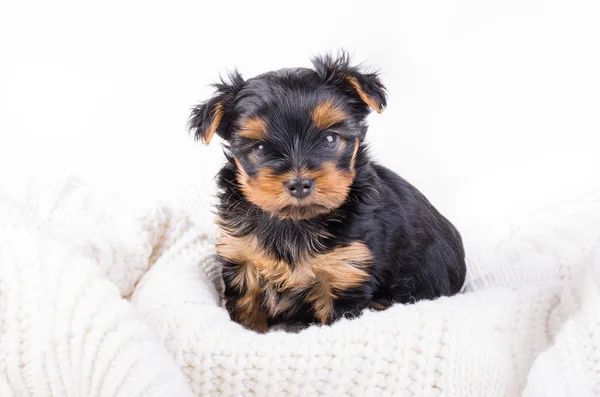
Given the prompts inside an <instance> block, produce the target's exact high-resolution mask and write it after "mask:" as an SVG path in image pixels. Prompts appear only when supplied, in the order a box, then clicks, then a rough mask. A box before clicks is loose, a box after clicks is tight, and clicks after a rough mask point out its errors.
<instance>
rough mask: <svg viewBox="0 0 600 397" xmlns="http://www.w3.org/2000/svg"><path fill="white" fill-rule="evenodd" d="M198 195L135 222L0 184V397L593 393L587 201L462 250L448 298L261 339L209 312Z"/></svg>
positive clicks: (56, 190)
mask: <svg viewBox="0 0 600 397" xmlns="http://www.w3.org/2000/svg"><path fill="white" fill-rule="evenodd" d="M206 183H207V184H208V183H209V182H206ZM207 184H197V185H194V186H193V187H190V188H189V189H188V190H187V191H186V193H185V194H184V195H183V196H178V197H177V198H176V199H174V200H172V201H170V202H166V203H163V204H160V205H159V204H157V205H155V206H153V207H152V208H138V209H136V210H135V211H134V210H131V209H130V208H128V207H127V206H124V205H122V204H120V203H119V202H117V201H116V200H112V199H109V198H106V197H103V196H101V195H98V194H94V193H92V192H91V191H89V190H88V189H87V188H86V187H85V186H82V185H81V184H79V183H77V182H75V181H73V180H66V181H57V182H56V183H52V182H50V181H45V182H44V183H38V182H32V183H22V184H21V185H20V186H18V188H11V190H8V189H2V188H1V187H0V395H1V396H146V395H148V396H175V395H176V396H180V395H181V396H186V395H197V396H205V395H211V396H243V395H256V396H263V395H285V396H345V395H350V396H377V397H379V396H485V397H491V396H519V395H521V394H522V393H523V395H525V396H578V397H579V396H595V395H600V248H599V247H600V246H599V245H598V244H597V243H596V241H597V240H598V239H599V238H600V200H592V199H590V200H582V201H580V202H577V203H569V204H568V205H566V206H563V207H558V208H556V209H554V210H552V211H549V212H548V211H546V212H543V211H540V212H539V213H532V214H531V218H530V219H528V220H523V221H521V222H519V223H514V224H511V225H508V227H506V228H503V229H501V228H498V230H503V232H502V233H500V232H499V233H496V234H489V236H491V237H490V238H488V239H487V240H482V239H479V238H477V237H478V236H477V235H476V234H473V235H466V236H465V244H466V248H467V256H468V266H469V273H468V277H467V282H466V285H465V292H464V293H463V294H460V295H458V296H454V297H450V298H442V299H438V300H435V301H424V302H418V303H416V304H414V305H408V306H402V305H398V306H394V307H392V308H391V309H389V310H386V311H383V312H367V313H365V314H364V315H363V316H361V317H360V318H358V319H355V320H342V321H339V322H337V323H335V324H333V325H332V326H329V327H311V328H309V329H306V330H304V331H301V332H299V333H285V332H283V331H274V332H271V333H269V334H266V335H258V334H255V333H253V332H251V331H248V330H245V329H243V328H242V327H241V326H239V325H238V324H235V323H233V322H231V321H230V320H229V317H228V315H227V313H226V312H225V310H224V309H223V308H222V306H221V301H220V291H221V289H222V284H221V281H220V273H219V268H218V266H217V264H216V261H215V259H214V254H215V242H216V239H217V232H216V230H215V227H214V225H213V215H212V213H211V208H210V203H211V200H212V198H211V197H210V194H209V191H210V189H209V188H208V186H209V185H207ZM140 214H141V215H140Z"/></svg>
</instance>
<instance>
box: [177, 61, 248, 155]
mask: <svg viewBox="0 0 600 397" xmlns="http://www.w3.org/2000/svg"><path fill="white" fill-rule="evenodd" d="M244 85H245V81H244V79H243V78H242V76H241V75H240V74H239V72H237V71H234V72H233V73H231V74H230V75H229V81H226V80H224V79H221V83H217V84H213V86H214V87H215V88H216V90H215V93H214V95H213V97H212V98H210V99H209V100H208V101H206V102H203V103H201V104H199V105H197V106H195V107H193V108H192V114H191V115H190V119H189V121H188V127H189V129H190V131H191V132H193V133H194V138H195V139H196V140H201V141H202V142H204V143H205V144H206V145H208V144H209V143H210V141H211V140H212V138H213V136H214V135H215V133H216V134H217V135H219V136H220V137H221V138H223V139H225V140H227V139H229V137H230V136H231V134H230V132H229V125H230V124H231V114H232V111H233V104H234V100H235V96H236V95H237V94H238V92H239V91H240V90H241V89H242V88H243V87H244Z"/></svg>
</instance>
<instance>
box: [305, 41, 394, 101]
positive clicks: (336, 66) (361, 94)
mask: <svg viewBox="0 0 600 397" xmlns="http://www.w3.org/2000/svg"><path fill="white" fill-rule="evenodd" d="M350 62H351V59H350V55H349V54H348V53H347V52H345V51H342V52H341V53H340V54H339V55H338V56H337V57H334V56H333V55H331V54H326V55H322V56H316V57H314V58H313V60H312V64H313V67H314V68H315V71H316V72H317V74H318V75H319V77H321V79H322V80H323V82H324V83H326V84H332V85H335V86H337V87H339V88H341V89H342V90H343V91H345V92H347V93H349V94H350V95H351V96H353V97H354V98H355V99H358V100H360V101H362V103H363V104H366V105H368V106H369V107H370V108H371V109H373V110H375V111H376V112H377V113H381V112H382V111H383V109H384V108H385V106H386V104H387V98H386V90H385V87H384V86H383V84H382V83H381V81H380V80H379V76H378V74H377V73H376V72H373V73H366V72H363V70H362V68H361V67H360V66H352V65H350ZM363 107H364V106H363Z"/></svg>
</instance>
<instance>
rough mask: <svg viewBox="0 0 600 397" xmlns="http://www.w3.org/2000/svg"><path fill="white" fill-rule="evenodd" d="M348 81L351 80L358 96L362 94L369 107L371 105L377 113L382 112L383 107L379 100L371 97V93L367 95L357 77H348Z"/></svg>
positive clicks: (361, 97)
mask: <svg viewBox="0 0 600 397" xmlns="http://www.w3.org/2000/svg"><path fill="white" fill-rule="evenodd" d="M348 82H350V84H351V85H352V87H354V90H356V92H357V93H358V96H360V99H362V101H363V102H364V103H366V104H367V105H369V107H371V109H373V110H375V111H376V112H377V113H381V111H382V110H383V109H382V108H381V105H380V104H379V103H377V101H376V100H375V99H374V98H373V97H370V96H369V95H367V93H366V92H364V91H363V89H362V87H361V86H360V83H359V82H358V80H356V77H352V76H350V77H348Z"/></svg>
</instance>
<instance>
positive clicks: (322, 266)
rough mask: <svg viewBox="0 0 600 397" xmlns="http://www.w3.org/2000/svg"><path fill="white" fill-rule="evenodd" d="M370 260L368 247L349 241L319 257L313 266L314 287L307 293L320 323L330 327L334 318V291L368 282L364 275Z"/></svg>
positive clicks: (366, 276)
mask: <svg viewBox="0 0 600 397" xmlns="http://www.w3.org/2000/svg"><path fill="white" fill-rule="evenodd" d="M372 260H373V257H372V255H371V251H370V250H369V248H368V247H367V246H366V245H365V244H363V243H360V242H357V241H355V242H352V243H351V244H350V245H348V246H345V247H339V248H336V249H334V250H333V251H331V252H329V253H327V254H325V255H322V256H320V257H319V258H318V259H317V260H316V261H315V262H313V263H312V269H313V271H314V273H315V274H316V276H317V280H318V282H317V285H316V286H315V287H313V288H312V289H311V291H310V293H309V294H308V300H309V301H310V302H311V303H312V305H313V308H314V310H315V314H316V316H317V318H318V319H319V321H320V322H321V323H323V324H329V323H330V322H331V320H332V318H333V304H334V301H335V300H336V299H337V296H336V295H335V291H336V290H338V291H344V290H347V289H350V288H355V287H358V286H359V285H361V284H362V283H364V282H365V281H367V279H368V277H369V274H368V273H367V272H366V267H368V266H369V265H370V264H371V262H372Z"/></svg>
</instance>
